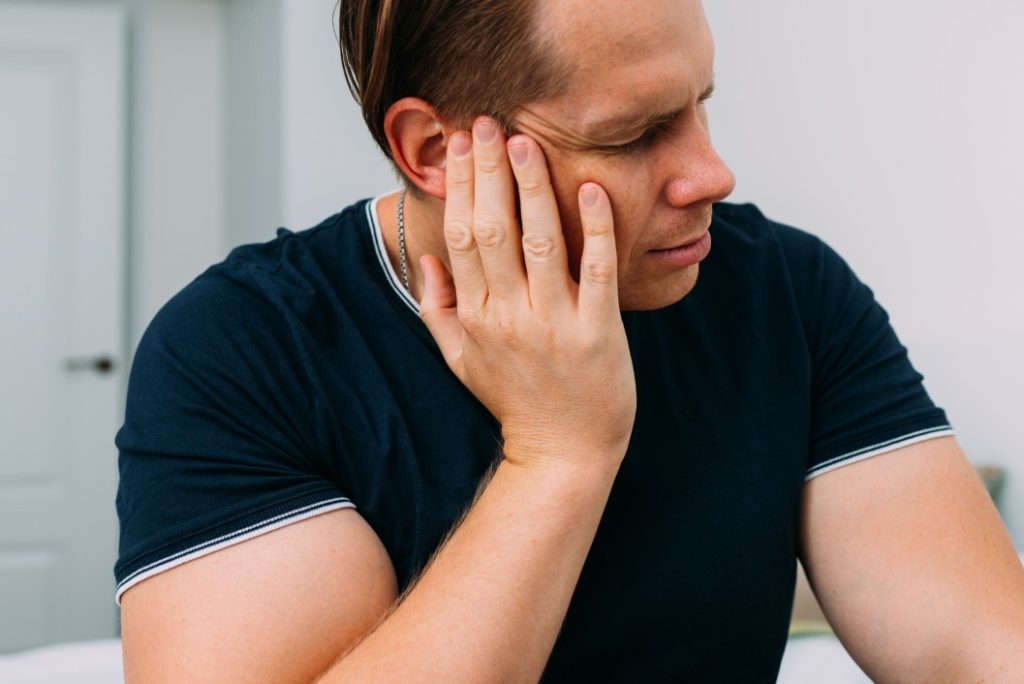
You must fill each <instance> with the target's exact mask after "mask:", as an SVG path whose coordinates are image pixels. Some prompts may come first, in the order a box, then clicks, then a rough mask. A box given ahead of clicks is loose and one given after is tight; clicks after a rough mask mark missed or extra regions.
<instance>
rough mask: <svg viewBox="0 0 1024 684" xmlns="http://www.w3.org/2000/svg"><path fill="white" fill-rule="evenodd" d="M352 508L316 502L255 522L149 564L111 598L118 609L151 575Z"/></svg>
mask: <svg viewBox="0 0 1024 684" xmlns="http://www.w3.org/2000/svg"><path fill="white" fill-rule="evenodd" d="M355 507H356V505H355V504H354V503H352V502H351V501H349V500H348V499H346V498H344V497H337V498H334V499H327V500H325V501H319V502H317V503H315V504H309V505H308V506H303V507H301V508H297V509H295V510H294V511H289V512H287V513H282V514H280V515H275V516H273V517H272V518H268V519H266V520H264V521H262V522H258V523H256V524H255V525H250V526H248V527H244V528H242V529H240V530H235V531H234V532H230V533H228V534H225V535H222V536H220V537H217V538H216V539H210V540H209V541H205V542H203V543H202V544H197V545H195V546H193V547H191V548H188V549H185V550H184V551H179V552H178V553H175V554H172V555H170V556H168V557H166V558H162V559H160V560H158V561H154V562H153V563H150V564H149V565H145V566H143V567H141V568H139V569H138V570H136V571H135V572H133V573H132V574H130V575H128V576H127V577H125V578H124V579H123V580H121V582H120V583H119V584H118V585H117V593H116V594H115V595H114V601H115V602H116V603H117V605H121V596H122V595H123V594H124V592H126V591H128V590H129V589H131V588H132V587H133V586H135V585H136V584H138V583H139V582H141V581H142V580H144V579H149V578H150V577H152V576H154V575H158V574H160V573H161V572H164V571H166V570H170V569H171V568H176V567H178V566H179V565H184V564H185V563H188V562H189V561H191V560H195V559H196V558H201V557H203V556H206V555H208V554H211V553H213V552H214V551H220V550H221V549H226V548H227V547H229V546H234V545H235V544H240V543H241V542H244V541H248V540H249V539H253V538H254V537H259V536H260V535H263V534H266V533H267V532H272V531H274V530H277V529H280V528H282V527H286V526H287V525H291V524H292V523H297V522H299V521H302V520H307V519H309V518H313V517H316V516H318V515H322V514H324V513H329V512H331V511H337V510H341V509H343V508H355Z"/></svg>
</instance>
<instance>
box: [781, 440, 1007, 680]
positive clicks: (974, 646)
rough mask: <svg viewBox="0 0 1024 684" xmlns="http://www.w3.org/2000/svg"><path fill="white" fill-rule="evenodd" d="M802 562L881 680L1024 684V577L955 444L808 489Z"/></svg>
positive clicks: (911, 452) (817, 481)
mask: <svg viewBox="0 0 1024 684" xmlns="http://www.w3.org/2000/svg"><path fill="white" fill-rule="evenodd" d="M800 548H801V551H800V556H801V560H802V562H803V564H804V567H805V569H806V571H807V575H808V579H809V580H810V582H811V586H812V587H813V588H814V592H815V594H816V596H817V597H818V600H819V602H820V603H821V606H822V609H823V610H824V612H825V615H826V616H827V617H828V619H829V622H830V623H831V624H832V626H833V628H834V629H835V631H836V634H837V635H838V636H839V638H840V640H841V641H842V643H843V645H844V646H845V647H846V649H847V650H848V651H849V652H850V654H851V655H852V656H853V658H854V659H855V660H856V661H857V663H858V664H859V665H860V666H861V668H862V669H863V670H864V671H865V672H866V673H867V674H868V675H869V676H870V677H871V678H872V680H873V681H876V682H929V683H930V684H934V683H936V682H958V683H959V682H986V684H992V683H995V682H1024V567H1022V565H1021V561H1020V558H1019V557H1018V556H1017V553H1016V552H1015V551H1014V548H1013V544H1012V542H1011V541H1010V537H1009V534H1008V533H1007V531H1006V528H1005V526H1004V525H1003V522H1002V519H1001V518H1000V517H999V513H998V512H997V511H996V508H995V506H994V505H993V503H992V500H991V499H990V498H989V496H988V494H987V492H986V491H985V489H984V487H983V486H982V484H981V480H980V479H979V477H978V476H977V474H976V473H975V471H974V469H973V468H972V466H971V465H970V463H969V462H968V460H967V458H966V457H965V456H964V453H963V451H962V450H961V449H960V446H959V445H958V444H957V442H956V440H955V439H954V438H952V437H944V438H937V439H932V440H929V441H925V442H920V443H917V444H914V445H912V446H908V447H905V448H903V449H899V450H897V451H893V452H890V453H887V454H883V455H880V456H876V457H873V458H869V459H867V460H864V461H860V462H857V463H854V464H851V465H847V466H844V467H842V468H838V469H836V470H833V471H830V472H827V473H825V474H823V475H820V476H818V477H815V478H813V479H811V480H810V481H808V482H807V483H806V484H805V485H804V492H803V504H802V511H801V521H800Z"/></svg>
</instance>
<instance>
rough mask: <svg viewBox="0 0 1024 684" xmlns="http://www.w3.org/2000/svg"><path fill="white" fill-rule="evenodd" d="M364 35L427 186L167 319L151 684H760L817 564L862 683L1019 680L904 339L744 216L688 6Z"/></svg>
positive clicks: (128, 531)
mask: <svg viewBox="0 0 1024 684" xmlns="http://www.w3.org/2000/svg"><path fill="white" fill-rule="evenodd" d="M340 29H341V31H340V35H341V41H342V52H343V57H344V59H345V65H346V73H347V74H348V76H349V78H350V81H351V84H352V85H353V89H354V91H355V92H356V94H357V96H358V97H359V98H360V102H361V104H362V106H363V111H364V113H365V115H366V118H367V123H368V124H369V126H370V129H371V132H372V133H373V134H374V136H375V137H376V139H377V140H378V141H379V142H380V143H381V145H382V147H383V149H384V150H385V151H386V152H387V153H388V154H389V156H390V157H391V159H392V160H393V161H394V163H395V165H396V167H397V168H398V169H399V170H400V171H401V173H402V174H403V176H404V178H405V179H406V183H407V186H408V188H409V192H408V193H395V194H391V195H386V196H383V197H381V198H378V199H377V200H374V201H372V202H362V203H359V204H357V205H354V206H353V207H350V208H348V209H346V210H345V211H344V212H342V213H341V214H339V215H338V216H335V217H333V218H331V219H329V220H328V221H326V222H325V223H324V224H322V225H321V226H319V227H317V228H315V229H313V230H310V231H305V232H303V233H298V234H291V233H287V232H284V233H283V234H281V235H279V237H278V239H277V240H275V241H273V242H270V243H267V244H265V245H259V246H250V247H244V248H240V249H239V250H236V251H235V252H234V253H233V254H232V255H231V256H230V257H229V258H228V259H227V261H225V262H224V263H223V264H220V265H218V266H215V267H214V268H213V269H211V270H210V271H208V272H207V273H206V274H204V275H203V276H201V277H200V278H199V279H197V280H196V281H195V282H194V283H192V284H191V285H190V286H189V287H187V288H186V289H185V290H184V291H183V292H182V293H180V294H179V295H178V296H177V297H176V298H175V299H174V300H172V302H171V303H170V304H169V305H168V306H167V307H166V308H165V309H164V310H163V311H162V312H161V313H160V314H159V316H158V317H157V319H156V320H155V321H154V323H153V325H152V326H151V328H150V330H149V332H148V333H147V335H146V338H145V339H144V341H143V343H142V344H141V346H140V349H139V352H138V355H137V358H136V361H135V364H134V367H133V371H132V380H131V391H130V398H129V407H128V414H127V417H126V421H125V426H124V428H123V429H122V431H121V432H120V433H119V435H118V445H119V447H120V449H121V454H122V455H121V470H122V483H121V491H120V493H119V499H118V505H119V512H120V515H121V520H122V551H121V559H120V561H119V563H118V567H117V575H118V581H119V591H118V595H119V598H120V600H121V603H122V616H123V628H124V629H123V631H124V635H123V636H124V648H125V665H126V674H127V677H128V680H129V681H189V682H196V681H268V682H291V681H295V682H298V681H313V680H316V679H318V678H319V679H321V680H322V681H325V682H329V681H374V682H377V681H398V682H409V681H471V682H482V681H495V682H506V681H536V680H538V679H539V678H541V677H543V678H544V680H545V681H576V680H583V681H587V680H598V681H601V680H616V681H621V680H626V681H728V682H734V681H735V682H741V681H770V680H772V679H773V678H774V677H775V676H776V674H777V672H778V666H779V662H780V658H781V654H782V650H783V648H784V645H785V639H786V628H787V624H788V620H789V611H790V606H791V602H792V594H793V584H794V576H795V575H794V572H795V562H796V557H797V556H798V555H799V557H800V558H801V559H802V560H803V562H804V564H805V566H806V568H807V570H808V574H809V577H810V579H811V582H812V584H813V585H814V587H815V589H816V592H817V594H818V596H819V598H820V599H821V602H822V605H823V607H824V609H825V611H826V613H827V615H828V617H829V618H830V621H831V622H832V624H833V625H834V627H835V629H836V631H837V633H838V634H839V636H840V638H841V639H842V640H843V642H844V644H845V645H846V646H847V648H848V649H849V650H850V652H851V653H852V654H853V656H854V657H855V659H856V660H857V661H858V662H859V663H860V665H861V666H862V667H863V668H864V669H865V671H866V672H867V673H868V674H869V675H870V676H871V677H872V678H873V679H875V680H876V681H883V682H884V681H927V682H947V681H948V682H961V681H986V682H992V681H1020V679H1021V677H1022V673H1024V570H1022V569H1021V567H1020V563H1019V561H1018V559H1017V557H1016V555H1015V553H1014V551H1013V549H1012V546H1011V544H1010V541H1009V538H1008V536H1007V534H1006V531H1005V529H1004V528H1003V526H1002V523H1001V522H1000V520H999V518H998V515H997V513H996V511H995V510H994V508H993V506H992V504H991V502H990V501H989V500H988V498H987V496H986V494H985V492H984V491H983V489H982V487H981V486H980V483H979V481H978V479H977V478H976V476H975V475H974V474H973V471H972V469H971V468H970V466H969V464H968V462H967V460H966V459H965V457H964V455H963V454H962V452H961V451H960V449H959V447H958V446H957V444H956V442H955V440H954V439H953V437H952V436H951V429H950V428H949V426H948V424H947V423H946V419H945V416H944V414H943V413H942V411H941V410H939V409H937V408H935V406H934V405H933V404H932V403H931V401H930V400H929V398H928V397H927V395H926V394H925V392H924V390H923V388H922V387H921V384H920V376H919V375H917V374H916V372H915V371H914V370H913V368H912V367H911V366H910V364H909V362H908V360H907V357H906V352H905V350H904V349H903V348H902V347H901V346H900V345H899V343H898V341H897V340H896V338H895V336H894V335H893V333H892V331H891V329H890V327H889V325H888V321H887V318H886V316H885V313H884V312H883V311H882V309H881V308H880V307H879V306H878V305H877V304H876V303H875V302H874V301H873V299H872V296H871V293H870V291H869V290H867V288H866V287H864V286H863V285H862V284H861V283H860V282H858V281H857V280H856V278H855V277H854V276H853V274H852V273H851V272H850V270H849V269H848V268H847V267H846V265H845V264H844V263H843V262H842V260H841V259H839V257H838V256H836V255H835V254H834V253H833V252H832V251H831V250H829V249H828V248H827V247H825V246H824V245H822V243H821V242H820V241H818V240H816V239H815V238H813V237H811V236H809V235H807V234H805V233H801V232H799V231H796V230H794V229H791V228H786V227H784V226H781V225H779V224H775V223H772V222H771V221H768V220H767V219H765V218H764V217H763V216H761V215H760V213H759V212H757V210H756V209H754V208H753V207H750V206H747V207H737V206H731V205H727V204H723V203H721V200H723V199H724V198H725V197H726V196H727V195H728V194H729V193H730V192H731V190H732V187H733V178H732V175H731V173H730V172H729V170H728V169H727V168H726V166H725V165H724V164H723V163H722V161H721V160H720V159H719V158H718V157H717V155H716V154H715V153H714V151H713V149H712V147H711V144H710V140H709V137H708V125H707V115H706V112H705V109H704V100H705V99H706V98H707V97H709V96H710V93H711V90H712V85H713V83H712V74H713V47H712V40H711V36H710V32H709V30H708V27H707V24H706V21H705V19H704V15H703V11H702V8H701V6H700V3H699V2H698V1H697V0H651V1H650V2H646V3H642V4H638V5H636V6H630V8H629V11H628V12H627V11H624V10H623V9H622V4H621V3H612V2H603V1H602V2H593V1H592V0H591V1H590V2H583V1H581V0H548V1H546V2H543V3H541V2H521V1H515V2H514V1H512V0H463V1H461V2H454V1H452V0H447V1H445V0H435V1H428V2H420V3H416V4H415V5H412V4H407V3H404V2H398V1H392V2H368V1H353V2H344V3H342V6H341V21H340ZM470 127H471V131H470V130H467V129H468V128H470ZM709 228H710V231H709ZM712 235H713V236H714V241H715V244H714V247H712V246H711V244H710V241H711V236H712ZM698 276H699V278H698ZM620 309H621V312H620Z"/></svg>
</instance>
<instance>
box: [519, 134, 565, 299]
mask: <svg viewBox="0 0 1024 684" xmlns="http://www.w3.org/2000/svg"><path fill="white" fill-rule="evenodd" d="M508 148H509V157H510V158H511V159H512V171H513V173H514V174H515V179H516V185H517V186H518V188H519V212H520V215H521V216H522V233H523V260H524V261H525V263H526V276H527V282H528V284H529V292H530V304H531V306H533V307H535V308H537V307H539V308H544V309H548V310H554V309H558V308H562V307H566V306H568V304H569V303H570V302H571V297H570V292H572V277H571V276H570V275H569V262H568V259H567V257H566V249H565V238H564V237H563V235H562V222H561V220H560V219H559V215H558V204H557V202H555V192H554V190H553V189H552V187H551V177H550V175H549V174H548V166H547V161H546V160H545V158H544V151H543V150H541V148H540V145H538V144H537V143H536V141H534V140H533V139H531V138H529V137H527V136H525V135H517V136H515V137H513V138H512V139H511V140H509V143H508Z"/></svg>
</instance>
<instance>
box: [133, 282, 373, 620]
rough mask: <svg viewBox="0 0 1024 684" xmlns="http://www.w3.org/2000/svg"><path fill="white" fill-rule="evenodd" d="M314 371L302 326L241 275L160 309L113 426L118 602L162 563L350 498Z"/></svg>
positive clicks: (202, 286) (195, 289)
mask: <svg viewBox="0 0 1024 684" xmlns="http://www.w3.org/2000/svg"><path fill="white" fill-rule="evenodd" d="M247 281H248V282H247ZM315 382H316V378H315V377H309V373H308V371H307V370H306V369H305V368H304V366H303V349H302V348H301V346H300V344H299V337H298V336H297V334H296V331H295V329H294V326H293V325H290V324H289V322H288V321H287V320H286V318H285V317H282V316H281V315H280V314H279V313H278V312H277V311H276V310H275V309H274V307H273V306H271V305H270V304H269V303H268V301H267V300H266V298H263V297H261V296H260V288H259V287H258V285H257V284H256V283H255V282H254V281H253V280H252V279H251V278H247V276H246V275H245V274H244V273H243V274H241V275H239V276H238V277H234V278H232V277H227V276H224V275H218V274H216V273H210V272H208V273H207V274H204V275H203V276H201V277H200V278H199V279H197V280H196V281H195V282H193V283H192V284H191V285H189V286H188V287H187V288H186V289H185V290H183V291H182V292H181V293H179V294H178V295H177V296H176V297H175V298H174V299H172V300H171V302H169V303H168V304H167V305H166V306H165V307H164V308H163V309H162V310H161V311H160V313H159V314H158V315H157V317H156V318H155V319H154V321H153V322H152V324H151V325H150V327H149V329H148V330H147V332H146V334H145V335H144V336H143V339H142V340H141V342H140V345H139V348H138V350H137V351H136V354H135V358H134V360H133V363H132V371H131V376H130V380H129V387H128V402H127V407H126V412H125V422H124V426H123V427H122V428H121V430H120V431H119V433H118V435H117V438H116V444H117V447H118V449H119V461H118V462H119V469H120V483H119V486H118V494H117V511H118V516H119V519H120V525H121V530H120V532H121V537H120V557H119V559H118V562H117V564H116V566H115V569H114V573H115V576H116V579H117V594H116V599H117V600H118V601H120V598H121V595H122V594H123V593H124V592H125V591H126V590H127V589H128V588H130V587H131V586H133V585H134V584H136V583H138V582H140V581H142V580H144V579H146V578H148V577H151V576H153V575H155V574H157V573H159V572H162V571H164V570H168V569H170V568H173V567H175V566H178V565H181V564H183V563H185V562H188V561H190V560H192V559H195V558H198V557H200V556H203V555H206V554H209V553H212V552H214V551H217V550H219V549H222V548H225V547H227V546H230V545H233V544H237V543H239V542H242V541H245V540H247V539H250V538H252V537H255V536H258V535H260V534H263V533H266V532H269V531H271V530H274V529H278V528H280V527H283V526H285V525H288V524H291V523H294V522H297V521H299V520H303V519H306V518H309V517H312V516H315V515H319V514H322V513H326V512H328V511H332V510H337V509H340V508H346V507H352V506H353V504H352V502H351V501H350V500H349V499H348V497H347V495H346V492H345V491H344V489H345V487H344V485H343V484H341V483H339V482H337V477H333V476H332V474H331V473H329V472H327V467H326V466H325V463H324V461H323V449H324V446H323V445H322V444H320V443H318V437H317V436H318V430H317V429H316V427H317V426H316V424H315V423H316V420H317V418H316V416H317V407H316V405H315V404H316V401H315V399H312V398H311V397H313V396H315V392H313V391H312V385H314V384H315ZM320 432H322V431H320Z"/></svg>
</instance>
